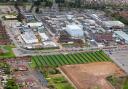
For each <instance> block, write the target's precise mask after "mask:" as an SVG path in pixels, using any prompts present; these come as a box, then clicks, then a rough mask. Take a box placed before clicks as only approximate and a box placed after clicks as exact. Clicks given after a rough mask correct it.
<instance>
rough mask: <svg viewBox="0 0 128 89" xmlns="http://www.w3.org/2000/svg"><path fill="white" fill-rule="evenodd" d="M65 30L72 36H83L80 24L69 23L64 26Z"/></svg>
mask: <svg viewBox="0 0 128 89" xmlns="http://www.w3.org/2000/svg"><path fill="white" fill-rule="evenodd" d="M66 31H67V32H68V33H69V34H70V35H71V36H72V37H83V36H84V32H83V27H82V26H81V25H77V24H71V25H67V26H66Z"/></svg>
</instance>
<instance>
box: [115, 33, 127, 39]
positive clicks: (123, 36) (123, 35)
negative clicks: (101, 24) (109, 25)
mask: <svg viewBox="0 0 128 89" xmlns="http://www.w3.org/2000/svg"><path fill="white" fill-rule="evenodd" d="M114 33H115V34H117V35H118V36H120V37H121V38H123V39H125V40H126V41H128V34H126V33H125V32H123V31H114Z"/></svg>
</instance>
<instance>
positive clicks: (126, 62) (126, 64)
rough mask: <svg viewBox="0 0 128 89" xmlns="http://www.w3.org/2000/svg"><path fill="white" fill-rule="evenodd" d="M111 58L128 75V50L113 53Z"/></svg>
mask: <svg viewBox="0 0 128 89" xmlns="http://www.w3.org/2000/svg"><path fill="white" fill-rule="evenodd" d="M108 54H109V53H108ZM109 56H110V57H111V58H112V60H113V61H114V62H115V63H116V64H117V65H118V66H120V67H121V68H122V69H123V70H124V71H125V72H126V73H127V74H128V49H127V48H126V49H123V50H116V51H112V52H111V54H109Z"/></svg>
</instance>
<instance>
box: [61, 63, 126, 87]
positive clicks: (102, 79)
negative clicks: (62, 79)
mask: <svg viewBox="0 0 128 89" xmlns="http://www.w3.org/2000/svg"><path fill="white" fill-rule="evenodd" d="M60 69H61V70H62V71H63V73H65V74H66V76H67V77H68V78H69V79H70V80H71V81H72V82H73V84H74V85H75V86H76V87H77V88H78V89H97V88H98V89H113V86H112V85H111V84H110V83H109V82H108V81H107V80H106V77H108V76H110V75H113V74H114V75H116V76H124V75H125V73H124V72H123V71H122V70H121V69H120V68H119V67H117V66H116V65H115V64H113V63H111V62H97V63H89V64H78V65H65V66H62V67H60ZM76 70H77V71H76Z"/></svg>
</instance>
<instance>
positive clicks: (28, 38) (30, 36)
mask: <svg viewBox="0 0 128 89" xmlns="http://www.w3.org/2000/svg"><path fill="white" fill-rule="evenodd" d="M21 37H22V39H23V40H24V41H25V43H27V44H32V43H37V42H38V39H37V38H36V36H35V35H34V33H33V32H25V33H24V34H21Z"/></svg>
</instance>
